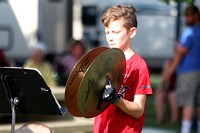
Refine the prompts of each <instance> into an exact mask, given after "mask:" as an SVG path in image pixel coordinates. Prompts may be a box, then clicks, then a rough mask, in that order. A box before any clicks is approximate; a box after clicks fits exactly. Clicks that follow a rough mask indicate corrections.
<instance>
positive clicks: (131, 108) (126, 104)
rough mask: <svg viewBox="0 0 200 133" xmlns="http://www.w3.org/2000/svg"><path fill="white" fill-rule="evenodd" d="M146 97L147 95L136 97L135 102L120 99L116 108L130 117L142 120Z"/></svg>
mask: <svg viewBox="0 0 200 133" xmlns="http://www.w3.org/2000/svg"><path fill="white" fill-rule="evenodd" d="M146 97H147V96H146V95H135V96H134V101H133V102H131V101H128V100H125V99H123V98H120V100H119V102H118V103H117V104H116V106H117V107H118V108H120V109H121V110H123V111H124V112H125V113H127V114H128V115H130V116H132V117H135V118H140V117H141V116H142V114H143V112H144V107H145V102H146Z"/></svg>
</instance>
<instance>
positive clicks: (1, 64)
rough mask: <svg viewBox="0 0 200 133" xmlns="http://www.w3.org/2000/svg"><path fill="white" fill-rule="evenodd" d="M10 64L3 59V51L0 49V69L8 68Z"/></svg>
mask: <svg viewBox="0 0 200 133" xmlns="http://www.w3.org/2000/svg"><path fill="white" fill-rule="evenodd" d="M9 66H10V64H9V63H8V61H7V60H6V58H5V55H4V52H3V50H1V49H0V67H9Z"/></svg>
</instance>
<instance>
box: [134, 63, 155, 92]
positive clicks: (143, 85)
mask: <svg viewBox="0 0 200 133" xmlns="http://www.w3.org/2000/svg"><path fill="white" fill-rule="evenodd" d="M135 80H138V84H136V86H135V88H136V90H135V92H134V95H141V94H147V96H150V95H152V94H153V91H152V88H151V81H150V73H149V69H148V67H147V65H146V63H145V64H144V65H143V66H142V67H140V69H139V71H138V77H137V78H136V79H135Z"/></svg>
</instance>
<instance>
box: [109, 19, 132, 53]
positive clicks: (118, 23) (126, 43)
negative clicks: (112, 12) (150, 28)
mask: <svg viewBox="0 0 200 133" xmlns="http://www.w3.org/2000/svg"><path fill="white" fill-rule="evenodd" d="M123 24H124V22H123V19H119V20H115V21H111V22H110V24H109V25H108V27H105V32H106V39H107V42H108V45H109V46H110V48H119V49H121V50H122V51H125V50H126V49H127V48H128V47H131V39H132V38H131V37H130V32H129V31H127V29H126V28H125V27H124V26H123Z"/></svg>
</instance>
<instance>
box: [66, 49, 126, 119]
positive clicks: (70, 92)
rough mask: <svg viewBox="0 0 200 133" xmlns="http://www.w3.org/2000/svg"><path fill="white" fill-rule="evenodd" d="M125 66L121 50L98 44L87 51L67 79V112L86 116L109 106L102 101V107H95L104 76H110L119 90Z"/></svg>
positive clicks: (105, 80)
mask: <svg viewBox="0 0 200 133" xmlns="http://www.w3.org/2000/svg"><path fill="white" fill-rule="evenodd" d="M125 69H126V60H125V56H124V54H123V52H122V51H121V50H120V49H117V48H112V49H108V48H105V47H100V48H96V49H94V50H92V51H90V52H89V53H88V54H86V55H85V56H84V57H83V58H82V59H81V60H80V61H79V62H78V63H77V65H76V66H75V68H74V69H73V71H72V73H71V75H70V77H69V80H68V81H67V85H66V91H65V100H66V106H67V108H68V110H69V112H70V113H71V114H72V115H74V116H78V117H81V116H83V117H86V118H91V117H95V116H97V115H99V114H100V113H102V112H103V111H104V110H105V109H106V108H107V107H108V106H109V105H110V104H109V103H107V102H104V101H103V102H102V106H101V109H100V110H98V109H97V104H98V101H99V95H100V91H101V90H102V89H104V86H105V85H106V84H107V79H106V76H107V75H109V76H110V78H111V80H112V81H113V84H114V86H115V88H116V91H117V92H118V90H119V88H120V86H121V84H122V81H123V78H124V73H125ZM80 71H81V72H80Z"/></svg>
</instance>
